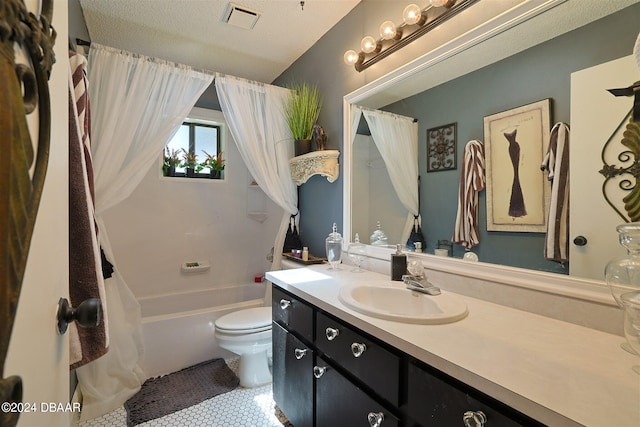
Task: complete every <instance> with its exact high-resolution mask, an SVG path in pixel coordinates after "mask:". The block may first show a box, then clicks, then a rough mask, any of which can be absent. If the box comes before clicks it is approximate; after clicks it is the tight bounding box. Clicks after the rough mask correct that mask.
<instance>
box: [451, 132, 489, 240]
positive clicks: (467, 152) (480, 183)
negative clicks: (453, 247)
mask: <svg viewBox="0 0 640 427" xmlns="http://www.w3.org/2000/svg"><path fill="white" fill-rule="evenodd" d="M484 186H485V177H484V145H483V144H482V142H480V141H478V140H472V141H469V142H467V145H466V146H465V147H464V157H463V159H462V173H461V174H460V191H459V194H458V214H457V215H456V224H455V228H454V230H453V237H452V238H451V241H452V242H453V243H457V244H459V245H461V246H462V247H464V248H465V249H471V248H472V247H474V246H476V245H477V244H478V243H480V236H479V234H478V193H479V192H480V191H482V190H484Z"/></svg>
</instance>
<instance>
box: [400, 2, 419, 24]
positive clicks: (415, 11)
mask: <svg viewBox="0 0 640 427" xmlns="http://www.w3.org/2000/svg"><path fill="white" fill-rule="evenodd" d="M421 18H422V10H421V9H420V6H418V5H417V4H410V5H409V6H407V7H405V8H404V11H403V12H402V19H403V20H404V23H405V24H407V25H414V24H417V23H418V21H420V19H421Z"/></svg>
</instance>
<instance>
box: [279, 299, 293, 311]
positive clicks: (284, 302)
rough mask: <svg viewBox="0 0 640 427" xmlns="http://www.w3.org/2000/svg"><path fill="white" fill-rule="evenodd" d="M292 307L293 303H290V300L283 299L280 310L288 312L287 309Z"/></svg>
mask: <svg viewBox="0 0 640 427" xmlns="http://www.w3.org/2000/svg"><path fill="white" fill-rule="evenodd" d="M289 307H291V301H289V300H288V299H284V298H283V299H281V300H280V308H281V309H283V310H286V309H287V308H289Z"/></svg>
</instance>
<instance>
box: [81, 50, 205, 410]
mask: <svg viewBox="0 0 640 427" xmlns="http://www.w3.org/2000/svg"><path fill="white" fill-rule="evenodd" d="M212 81H213V76H212V75H209V74H205V73H202V72H198V71H195V70H192V69H191V68H190V67H187V66H185V65H180V64H174V63H170V62H167V61H163V60H157V59H154V58H149V57H145V56H143V55H137V54H132V53H129V52H124V51H120V50H117V49H112V48H109V47H105V46H100V45H98V44H95V43H93V44H92V45H91V50H90V52H89V98H90V102H91V110H92V116H91V120H92V135H91V139H92V159H93V168H94V180H95V205H96V209H95V212H96V213H95V215H96V223H97V224H98V229H99V237H100V246H101V247H102V248H103V249H104V252H105V254H106V256H107V259H108V260H109V261H110V262H111V264H113V265H114V267H115V268H114V274H113V276H112V277H111V278H109V279H106V280H105V291H106V298H107V302H106V307H105V310H106V311H107V312H108V316H109V324H108V328H109V351H108V352H107V353H106V354H105V355H104V356H102V357H100V358H99V359H97V360H95V361H93V362H91V363H89V364H87V365H84V366H81V367H80V368H78V369H77V370H76V372H77V374H78V382H79V387H80V389H81V391H82V396H83V404H82V414H81V418H82V419H83V420H85V419H90V418H94V417H98V416H100V415H103V414H105V413H108V412H110V411H113V410H115V409H117V408H118V407H120V406H122V404H124V402H125V401H126V400H127V399H129V398H130V397H131V396H133V395H134V394H135V393H136V392H137V391H138V390H139V389H140V386H141V385H142V383H143V382H144V380H145V379H146V376H145V375H144V372H143V370H142V368H141V366H140V364H141V363H142V357H143V353H144V348H143V343H142V321H141V314H140V305H139V304H138V302H137V300H136V299H135V297H134V295H133V293H132V292H131V290H130V289H129V287H128V286H127V284H126V282H125V280H124V278H123V277H122V276H121V274H120V272H119V270H118V267H117V262H116V260H115V259H114V257H113V251H112V249H111V245H110V243H109V238H108V235H107V229H106V227H105V223H104V221H103V218H102V214H103V213H104V212H105V211H106V210H107V209H109V208H111V207H113V206H115V205H117V204H119V203H120V202H122V201H123V200H124V199H126V198H127V197H129V195H131V193H132V192H133V190H134V189H135V188H136V187H137V186H138V184H139V183H140V181H141V180H142V178H144V176H145V175H146V174H147V172H148V171H149V169H150V168H151V167H152V166H153V165H154V164H155V162H157V160H158V155H159V153H161V152H162V150H163V148H164V145H165V143H166V141H168V140H169V139H170V138H171V136H172V135H173V134H174V133H175V131H176V130H177V129H178V128H179V126H180V124H181V123H182V121H183V120H184V119H185V118H186V117H187V114H188V113H189V111H191V108H192V107H193V106H194V105H195V103H196V101H197V100H198V98H199V97H200V95H201V94H202V92H204V90H205V89H206V88H207V87H208V86H209V85H210V84H211V82H212Z"/></svg>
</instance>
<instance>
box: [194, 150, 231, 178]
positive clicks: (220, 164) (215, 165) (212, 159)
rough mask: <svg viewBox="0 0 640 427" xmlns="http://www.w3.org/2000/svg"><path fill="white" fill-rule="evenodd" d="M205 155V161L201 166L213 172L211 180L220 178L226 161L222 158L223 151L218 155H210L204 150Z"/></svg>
mask: <svg viewBox="0 0 640 427" xmlns="http://www.w3.org/2000/svg"><path fill="white" fill-rule="evenodd" d="M202 152H203V153H204V154H205V156H206V157H205V159H204V161H203V162H202V163H200V166H201V167H202V168H209V169H210V170H211V178H216V179H217V178H220V176H221V175H222V171H223V170H224V163H225V161H224V159H223V158H222V151H221V152H219V153H218V154H209V153H207V152H206V151H205V150H202Z"/></svg>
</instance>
